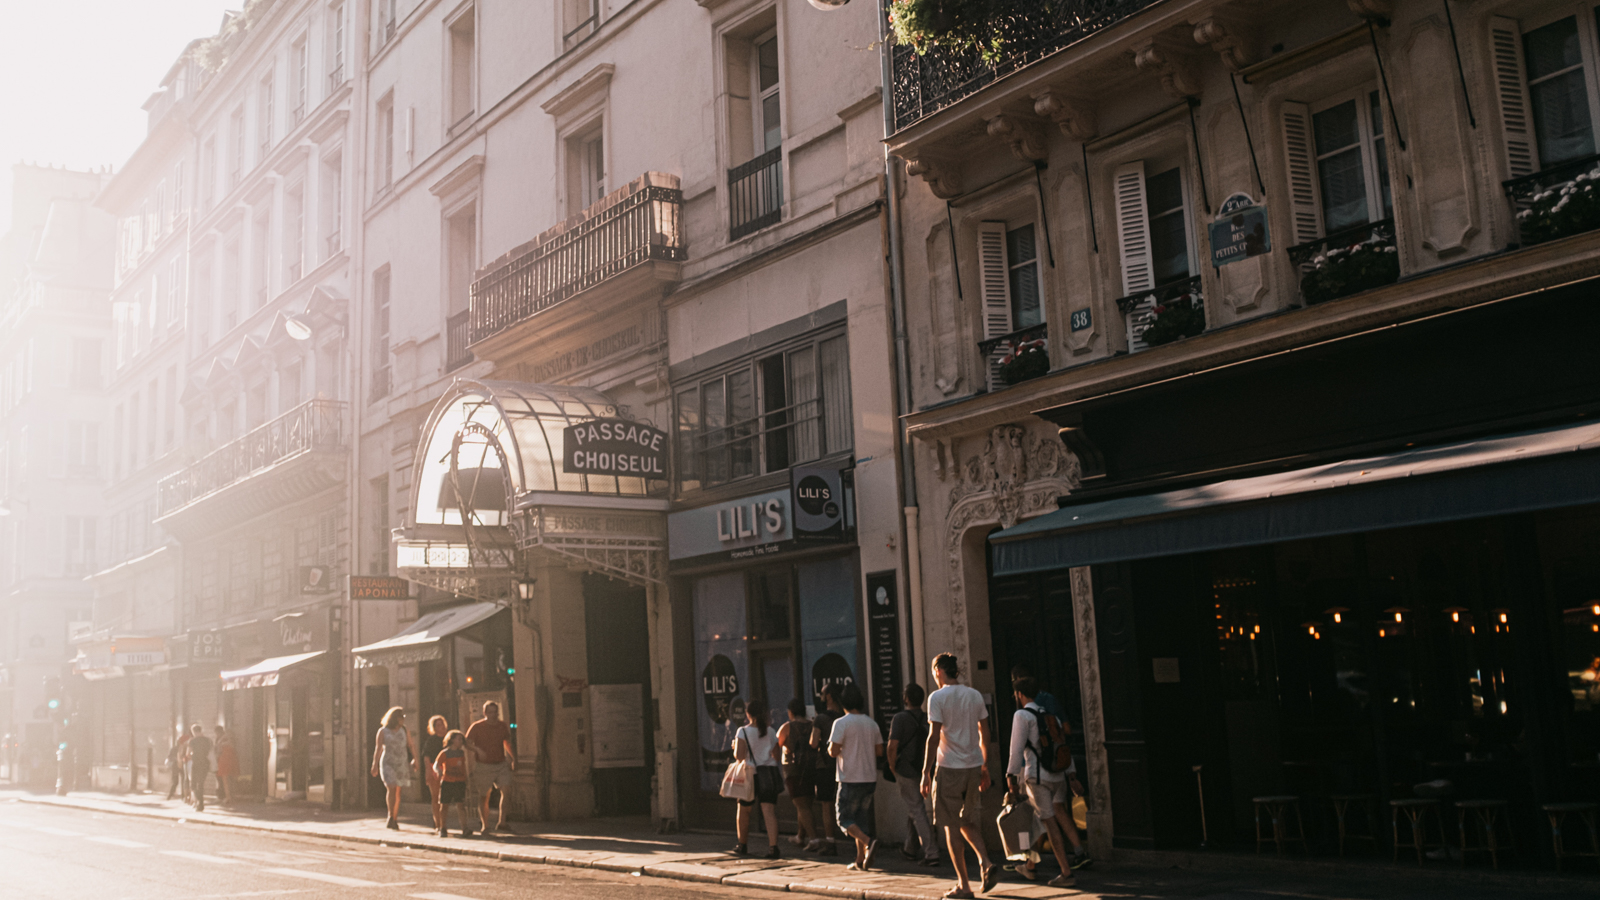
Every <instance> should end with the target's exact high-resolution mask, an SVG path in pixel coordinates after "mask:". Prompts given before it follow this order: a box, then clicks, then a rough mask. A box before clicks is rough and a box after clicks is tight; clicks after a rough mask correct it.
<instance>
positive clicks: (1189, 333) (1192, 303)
mask: <svg viewBox="0 0 1600 900" xmlns="http://www.w3.org/2000/svg"><path fill="white" fill-rule="evenodd" d="M1205 330H1206V307H1205V303H1204V302H1203V301H1202V300H1201V299H1200V295H1199V294H1197V293H1195V292H1193V291H1190V292H1189V293H1185V294H1179V295H1178V296H1176V297H1173V298H1172V299H1170V300H1167V301H1166V302H1164V303H1157V304H1156V305H1155V308H1154V309H1152V310H1151V311H1150V324H1149V325H1148V326H1147V327H1146V328H1145V330H1144V331H1143V332H1142V333H1141V334H1140V335H1139V337H1140V339H1141V340H1143V341H1144V343H1145V345H1146V346H1149V347H1159V346H1161V345H1162V344H1170V343H1172V342H1173V341H1178V340H1182V339H1184V338H1186V337H1194V336H1195V335H1197V334H1199V333H1201V332H1202V331H1205Z"/></svg>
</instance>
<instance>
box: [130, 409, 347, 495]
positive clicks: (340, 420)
mask: <svg viewBox="0 0 1600 900" xmlns="http://www.w3.org/2000/svg"><path fill="white" fill-rule="evenodd" d="M344 408H345V404H344V403H343V402H342V401H338V400H310V401H307V402H305V403H302V404H300V405H299V406H297V407H295V408H294V409H291V410H289V411H288V412H286V413H284V414H283V415H281V416H279V417H278V418H276V419H273V420H272V421H271V422H268V423H266V424H265V425H261V426H259V427H257V428H255V429H254V430H252V431H251V432H250V433H248V434H246V435H245V436H244V437H242V438H239V439H238V440H236V441H233V442H231V443H228V444H225V445H223V446H222V447H220V448H218V449H217V450H214V451H212V452H211V453H210V454H208V455H206V456H204V457H202V458H201V459H200V460H199V461H197V462H195V463H194V464H193V465H190V466H188V467H187V468H185V469H183V470H182V471H179V472H174V473H172V474H171V475H168V476H167V477H165V478H163V479H161V481H160V482H159V483H158V484H157V486H156V496H157V501H156V502H157V508H158V510H159V513H158V514H159V515H163V516H164V515H166V514H168V513H170V512H175V511H176V510H179V509H182V508H183V507H185V506H187V505H189V504H190V503H193V502H195V501H196V500H199V499H201V498H202V497H205V496H207V495H209V494H212V493H215V492H217V491H220V490H222V489H223V488H225V487H228V486H230V485H234V484H237V483H239V482H241V481H243V480H244V479H246V478H248V477H250V476H251V475H253V474H255V473H257V472H260V471H261V470H263V469H266V468H269V467H271V466H275V465H277V464H279V463H282V462H285V461H286V460H289V459H291V458H293V457H295V456H299V455H300V454H302V453H309V452H312V451H335V450H342V449H344V446H345V437H344Z"/></svg>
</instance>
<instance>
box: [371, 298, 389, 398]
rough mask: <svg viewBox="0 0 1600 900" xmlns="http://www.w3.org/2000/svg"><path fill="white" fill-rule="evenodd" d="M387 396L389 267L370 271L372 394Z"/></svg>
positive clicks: (374, 395) (376, 396)
mask: <svg viewBox="0 0 1600 900" xmlns="http://www.w3.org/2000/svg"><path fill="white" fill-rule="evenodd" d="M387 396H389V269H388V267H387V266H385V267H384V268H382V269H379V270H378V271H376V272H374V273H372V395H371V398H372V399H373V400H378V399H381V398H383V397H387Z"/></svg>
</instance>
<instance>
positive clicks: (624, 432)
mask: <svg viewBox="0 0 1600 900" xmlns="http://www.w3.org/2000/svg"><path fill="white" fill-rule="evenodd" d="M561 446H562V451H561V470H562V471H563V472H566V473H568V474H570V475H628V476H633V477H635V478H654V479H660V480H665V479H666V477H667V433H666V432H665V431H662V430H661V429H659V428H651V427H650V426H649V425H641V424H639V423H638V422H628V421H625V420H623V419H591V420H590V421H588V422H580V423H578V424H577V425H568V426H567V427H566V428H564V429H562V431H561Z"/></svg>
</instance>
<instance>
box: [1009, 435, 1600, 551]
mask: <svg viewBox="0 0 1600 900" xmlns="http://www.w3.org/2000/svg"><path fill="white" fill-rule="evenodd" d="M1595 451H1600V424H1595V423H1593V422H1589V423H1584V424H1581V425H1568V426H1563V427H1560V428H1549V429H1543V430H1539V431H1527V432H1521V433H1518V434H1511V435H1500V436H1496V437H1492V438H1484V439H1480V440H1475V441H1464V442H1461V443H1455V444H1445V445H1441V446H1435V447H1426V448H1419V449H1416V450H1407V451H1404V452H1401V453H1394V454H1390V455H1387V456H1377V457H1371V458H1368V459H1354V460H1347V461H1345V462H1339V463H1332V464H1329V465H1323V466H1314V467H1311V468H1307V469H1296V470H1294V471H1291V472H1280V473H1274V474H1271V475H1261V476H1257V477H1254V478H1241V479H1237V480H1234V481H1222V482H1218V483H1216V484H1208V485H1205V486H1203V487H1196V488H1189V489H1186V490H1181V491H1169V492H1167V493H1162V494H1150V495H1145V496H1140V497H1125V498H1120V499H1116V500H1103V501H1099V502H1093V503H1085V504H1082V505H1078V506H1067V507H1064V508H1062V509H1059V510H1057V511H1055V512H1053V513H1049V514H1048V515H1043V516H1039V517H1038V518H1036V519H1032V520H1030V521H1028V522H1024V523H1022V524H1020V525H1017V526H1014V527H1012V528H1008V529H1006V530H1004V531H1000V532H997V533H995V534H994V535H992V536H991V537H990V541H991V543H992V544H993V546H994V574H995V575H1001V576H1003V575H1019V574H1023V573H1026V572H1040V571H1048V570H1051V569H1063V568H1070V567H1073V566H1086V565H1091V564H1095V563H1108V562H1120V561H1125V560H1132V559H1147V558H1151V557H1157V556H1171V555H1174V554H1179V553H1195V552H1199V551H1204V550H1221V549H1226V548H1230V547H1248V546H1256V545H1261V544H1271V543H1276V542H1279V541H1290V540H1299V539H1303V538H1313V537H1326V536H1329V535H1336V534H1352V533H1355V532H1360V531H1375V530H1380V529H1384V528H1399V527H1403V526H1407V525H1425V524H1430V523H1436V522H1449V521H1455V520H1458V519H1469V518H1477V517H1481V516H1492V515H1505V514H1509V513H1519V512H1532V511H1534V510H1540V509H1553V508H1556V507H1562V506H1577V505H1580V504H1585V503H1600V453H1597V452H1595Z"/></svg>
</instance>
